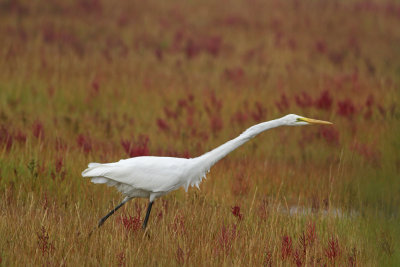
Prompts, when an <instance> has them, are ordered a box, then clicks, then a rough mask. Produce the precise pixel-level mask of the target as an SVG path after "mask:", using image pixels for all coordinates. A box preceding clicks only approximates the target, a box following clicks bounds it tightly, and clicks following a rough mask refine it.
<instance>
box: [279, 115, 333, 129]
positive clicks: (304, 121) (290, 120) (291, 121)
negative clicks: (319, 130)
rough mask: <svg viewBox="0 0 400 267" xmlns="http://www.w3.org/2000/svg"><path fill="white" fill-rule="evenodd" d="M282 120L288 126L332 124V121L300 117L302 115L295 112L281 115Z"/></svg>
mask: <svg viewBox="0 0 400 267" xmlns="http://www.w3.org/2000/svg"><path fill="white" fill-rule="evenodd" d="M282 120H283V122H284V123H285V125H288V126H302V125H312V124H324V125H329V124H333V123H332V122H329V121H321V120H315V119H310V118H306V117H302V116H299V115H296V114H289V115H286V116H285V117H282Z"/></svg>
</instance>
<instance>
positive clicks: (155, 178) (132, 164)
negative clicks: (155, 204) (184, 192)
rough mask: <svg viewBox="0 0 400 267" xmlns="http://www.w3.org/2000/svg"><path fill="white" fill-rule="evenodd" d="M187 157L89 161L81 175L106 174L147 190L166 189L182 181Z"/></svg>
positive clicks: (171, 188)
mask: <svg viewBox="0 0 400 267" xmlns="http://www.w3.org/2000/svg"><path fill="white" fill-rule="evenodd" d="M187 163H188V159H183V158H172V157H136V158H131V159H126V160H120V161H118V162H114V163H106V164H93V163H91V166H89V168H88V169H86V170H85V171H83V173H82V176H84V177H99V178H108V179H111V180H113V181H116V182H119V183H123V184H127V185H130V186H132V187H134V188H136V189H141V190H146V191H150V192H167V191H171V190H173V189H177V188H178V187H180V186H181V185H182V180H183V179H182V178H183V177H184V175H185V172H186V170H187V165H188V164H187Z"/></svg>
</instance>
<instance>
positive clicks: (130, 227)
mask: <svg viewBox="0 0 400 267" xmlns="http://www.w3.org/2000/svg"><path fill="white" fill-rule="evenodd" d="M117 221H118V222H119V223H120V224H122V225H123V226H124V228H125V230H126V232H133V233H134V232H137V231H138V230H139V229H140V228H141V225H142V220H141V219H140V213H138V215H137V216H136V217H133V216H131V215H126V214H122V215H121V216H120V217H119V218H118V220H117Z"/></svg>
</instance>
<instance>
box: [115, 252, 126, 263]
mask: <svg viewBox="0 0 400 267" xmlns="http://www.w3.org/2000/svg"><path fill="white" fill-rule="evenodd" d="M117 265H118V266H126V257H125V252H124V251H121V252H120V253H118V254H117Z"/></svg>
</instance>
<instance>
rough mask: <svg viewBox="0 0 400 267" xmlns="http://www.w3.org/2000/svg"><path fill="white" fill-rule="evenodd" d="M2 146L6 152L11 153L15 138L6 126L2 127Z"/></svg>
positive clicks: (0, 129)
mask: <svg viewBox="0 0 400 267" xmlns="http://www.w3.org/2000/svg"><path fill="white" fill-rule="evenodd" d="M0 144H1V145H2V146H3V147H5V149H6V151H10V150H11V147H12V144H13V136H12V134H11V133H10V132H9V131H8V129H7V128H6V127H5V126H4V125H2V126H1V127H0Z"/></svg>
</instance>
